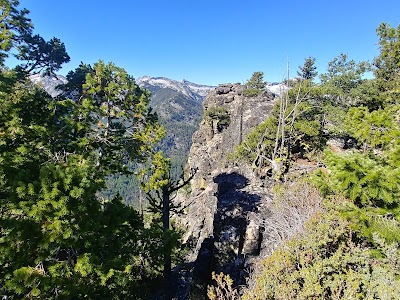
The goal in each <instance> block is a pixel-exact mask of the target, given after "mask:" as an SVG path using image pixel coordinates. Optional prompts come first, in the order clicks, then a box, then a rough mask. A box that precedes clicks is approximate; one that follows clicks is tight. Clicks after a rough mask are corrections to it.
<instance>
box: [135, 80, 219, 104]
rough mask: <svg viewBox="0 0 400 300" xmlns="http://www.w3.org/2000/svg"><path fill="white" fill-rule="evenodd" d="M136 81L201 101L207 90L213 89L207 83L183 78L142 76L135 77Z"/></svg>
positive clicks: (144, 85) (139, 83) (140, 84)
mask: <svg viewBox="0 0 400 300" xmlns="http://www.w3.org/2000/svg"><path fill="white" fill-rule="evenodd" d="M136 83H137V84H138V85H139V86H140V87H145V88H146V86H156V87H160V88H169V89H171V90H174V91H177V92H180V93H182V94H184V95H186V96H188V97H190V98H192V99H195V100H199V101H201V100H202V98H203V97H205V96H206V95H207V94H208V92H210V91H211V90H213V89H214V88H215V87H213V86H208V85H200V84H196V83H193V82H190V81H187V80H185V79H182V80H179V81H178V80H173V79H169V78H165V77H150V76H143V77H140V78H138V79H136Z"/></svg>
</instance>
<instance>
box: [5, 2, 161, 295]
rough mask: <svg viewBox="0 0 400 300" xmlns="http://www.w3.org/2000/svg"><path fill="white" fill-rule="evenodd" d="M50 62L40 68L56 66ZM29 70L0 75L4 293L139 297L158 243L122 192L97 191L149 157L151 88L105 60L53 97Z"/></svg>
mask: <svg viewBox="0 0 400 300" xmlns="http://www.w3.org/2000/svg"><path fill="white" fill-rule="evenodd" d="M4 3H6V4H9V5H11V7H12V8H13V9H16V5H17V4H18V2H17V1H2V2H1V4H4ZM10 22H11V21H10ZM14 30H15V33H16V34H17V33H19V32H22V30H23V29H18V28H15V29H14ZM18 42H20V43H24V40H22V41H20V40H18ZM48 45H50V47H53V46H54V47H55V48H58V46H60V45H61V44H60V43H55V44H54V43H50V44H48ZM25 46H26V47H29V44H25ZM3 49H5V48H3ZM9 49H11V48H9ZM5 54H6V55H7V54H8V52H5ZM42 54H43V53H38V55H39V56H38V57H41V55H42ZM53 62H54V60H53V58H50V60H49V61H45V62H44V63H43V65H42V64H41V65H40V66H39V68H42V67H44V68H45V69H46V68H50V69H49V70H51V71H54V70H56V69H57V66H59V65H54V64H53ZM59 62H60V63H61V61H59ZM32 66H33V65H32ZM45 69H44V70H45ZM20 70H21V69H20ZM85 72H86V71H85ZM26 75H27V74H26V73H25V72H22V73H18V72H16V71H15V70H7V69H2V70H1V76H0V265H1V266H2V267H1V268H0V289H1V294H3V295H7V296H8V297H9V298H10V299H20V298H40V299H56V298H63V299H83V298H86V299H111V298H112V299H126V298H135V299H139V298H142V297H144V296H145V295H146V293H147V292H148V285H146V284H145V282H147V283H150V280H151V279H152V278H154V277H155V276H157V275H159V273H158V272H159V271H158V270H159V269H160V268H161V265H162V261H160V259H159V257H157V256H156V255H155V253H159V252H160V251H157V247H161V245H160V244H157V243H155V242H154V240H155V239H154V236H153V235H154V234H153V232H150V231H149V230H148V229H146V228H145V227H144V224H143V221H142V218H141V217H140V216H139V214H138V213H137V212H136V211H134V210H133V209H132V208H129V207H127V206H125V205H123V204H122V203H121V201H120V200H121V199H120V198H119V197H114V198H113V199H111V200H105V199H103V198H101V197H100V196H99V195H100V192H101V190H102V189H103V188H104V186H105V180H106V178H107V177H108V176H110V175H112V174H116V173H123V172H126V171H127V170H126V167H125V165H126V163H127V162H130V161H136V162H137V161H143V160H145V159H146V158H147V157H148V156H149V155H150V154H151V153H152V148H153V145H154V143H155V142H157V141H158V140H159V139H160V137H161V136H162V135H163V132H164V131H163V129H162V127H161V126H160V125H159V124H158V122H157V118H156V115H154V114H153V113H152V112H151V111H150V110H149V109H148V107H147V105H148V103H149V101H150V95H149V93H148V92H147V91H145V90H142V89H140V88H139V87H138V86H137V85H136V84H135V82H134V80H133V78H132V77H131V76H129V75H128V74H127V73H126V71H125V70H123V69H122V68H119V67H116V66H115V65H113V64H111V63H109V64H105V63H104V62H102V61H100V62H98V63H96V64H95V65H94V66H93V68H88V70H87V74H86V76H85V80H84V84H83V86H82V87H81V88H77V90H76V93H77V97H76V98H75V99H68V98H63V97H60V98H58V99H53V98H51V97H50V96H49V95H48V94H47V93H45V92H44V91H43V90H42V89H40V88H39V87H37V86H35V85H34V84H33V83H32V82H31V81H30V80H29V79H28V78H27V77H26Z"/></svg>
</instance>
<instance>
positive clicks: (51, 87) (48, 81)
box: [29, 74, 68, 97]
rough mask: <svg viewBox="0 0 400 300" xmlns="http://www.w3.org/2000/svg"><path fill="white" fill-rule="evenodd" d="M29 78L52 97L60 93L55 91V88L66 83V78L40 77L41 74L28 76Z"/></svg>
mask: <svg viewBox="0 0 400 300" xmlns="http://www.w3.org/2000/svg"><path fill="white" fill-rule="evenodd" d="M29 78H30V80H31V81H32V82H33V83H35V84H37V85H39V86H41V87H42V88H43V89H44V90H45V91H46V92H47V93H48V94H49V95H50V96H52V97H57V96H58V95H59V94H60V93H61V91H60V90H58V89H57V86H59V85H61V84H66V83H67V82H68V80H67V78H65V77H64V76H62V75H57V76H56V75H50V76H42V75H41V74H35V75H31V76H29Z"/></svg>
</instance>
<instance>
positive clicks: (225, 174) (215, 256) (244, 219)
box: [176, 84, 276, 286]
mask: <svg viewBox="0 0 400 300" xmlns="http://www.w3.org/2000/svg"><path fill="white" fill-rule="evenodd" d="M275 100H276V95H275V94H273V93H272V92H265V93H264V94H262V95H260V96H258V97H254V98H247V97H244V96H243V86H242V85H240V84H223V85H220V86H219V87H217V88H216V89H215V90H214V91H212V92H210V93H209V94H208V96H207V97H206V99H205V101H204V104H203V105H204V117H203V120H202V122H201V124H200V127H199V129H198V131H197V132H195V133H194V135H193V144H192V147H191V150H190V153H189V159H188V168H189V169H196V170H197V173H196V175H195V176H194V178H193V180H192V182H191V186H190V189H189V190H186V191H181V192H180V193H179V194H178V196H177V198H176V201H177V202H178V203H179V204H180V205H181V206H182V207H183V208H186V214H185V216H184V217H179V218H178V221H179V222H180V223H181V224H183V225H184V226H185V227H186V228H187V232H186V235H185V242H186V244H187V245H188V249H190V250H189V253H188V258H187V259H188V262H189V263H191V265H192V273H191V280H192V286H196V285H198V286H202V285H203V286H204V284H206V283H207V280H209V277H210V274H211V272H212V271H216V272H220V271H223V272H224V273H228V274H230V275H231V277H233V279H234V280H235V282H236V283H238V284H240V283H243V280H244V278H245V276H244V275H245V274H244V269H245V265H246V262H247V261H248V259H249V258H251V257H252V256H254V255H258V254H259V251H260V249H261V244H262V232H261V229H260V225H259V223H258V221H257V220H258V218H257V213H258V211H259V208H260V206H262V205H264V204H265V203H268V202H269V201H270V199H271V196H270V194H269V189H268V188H267V187H266V185H268V181H262V180H260V178H258V177H257V176H255V175H254V173H253V171H252V169H251V167H250V166H246V165H243V164H241V165H240V167H239V166H238V165H237V164H236V163H235V161H231V160H229V159H228V156H229V154H231V153H232V152H233V151H234V149H235V147H236V146H237V145H238V144H240V143H241V141H242V140H243V139H244V137H245V136H246V135H247V134H248V133H250V132H251V130H252V129H253V128H254V127H255V126H256V125H258V124H259V123H261V122H262V121H264V120H265V119H266V117H268V116H269V114H270V113H271V110H272V108H273V105H274V103H275Z"/></svg>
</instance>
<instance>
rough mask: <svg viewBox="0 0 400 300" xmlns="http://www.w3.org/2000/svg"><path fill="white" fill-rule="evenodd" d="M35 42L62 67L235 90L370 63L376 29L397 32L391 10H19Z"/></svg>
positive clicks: (43, 1) (265, 1) (42, 4)
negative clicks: (61, 52)
mask: <svg viewBox="0 0 400 300" xmlns="http://www.w3.org/2000/svg"><path fill="white" fill-rule="evenodd" d="M20 7H26V8H27V9H29V10H30V11H31V14H30V17H31V19H32V21H33V23H34V25H35V32H37V33H39V34H41V35H42V36H43V37H45V38H46V39H49V38H52V37H53V36H55V37H58V38H60V39H61V40H62V41H63V42H64V43H65V45H66V48H67V51H68V53H69V55H70V56H71V62H70V63H68V64H67V65H65V67H64V68H63V70H62V71H61V74H66V73H67V72H68V71H69V70H71V69H74V68H75V67H77V66H78V65H79V63H80V61H83V62H85V63H94V62H96V61H97V60H98V59H102V60H104V61H112V62H114V63H115V64H117V65H118V66H121V67H124V68H125V69H126V70H127V71H128V72H129V73H130V74H131V75H133V76H134V77H136V78H137V77H140V76H143V75H150V76H164V77H169V78H172V79H177V80H179V79H187V80H189V81H192V82H196V83H202V84H211V85H217V84H219V83H224V82H243V81H245V80H247V79H248V78H249V77H250V76H251V74H252V73H253V72H254V71H263V72H264V73H265V79H266V80H268V81H281V80H282V79H283V77H284V74H285V69H286V61H287V59H289V61H290V65H291V66H292V72H293V73H295V70H296V69H297V67H298V66H299V65H301V64H302V63H303V62H304V59H305V58H306V57H308V56H313V57H315V58H316V60H317V66H318V69H319V71H320V72H321V71H323V70H324V69H325V67H326V64H327V63H328V62H329V61H330V60H331V59H332V58H334V57H335V56H337V55H339V54H340V53H347V54H348V55H349V56H350V58H353V59H355V60H357V61H360V60H372V59H373V57H374V56H376V55H377V53H378V47H377V37H376V34H375V29H376V27H377V26H378V25H379V24H380V23H381V22H389V23H390V24H391V25H392V26H396V27H397V25H398V24H399V23H400V1H399V0H381V1H378V0H374V1H372V0H364V1H361V0H360V1H359V0H346V1H343V0H337V1H329V0H327V1H324V0H319V1H307V0H303V1H297V0H296V1H295V0H287V1H279V0H273V1H271V0H230V1H227V0H213V1H211V0H202V1H201V0H197V1H195V0H186V1H183V0H153V1H152V0H141V1H138V0H114V1H110V0H108V1H102V0H96V1H95V0H79V1H78V0H70V1H66V0H63V1H62V0H20Z"/></svg>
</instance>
